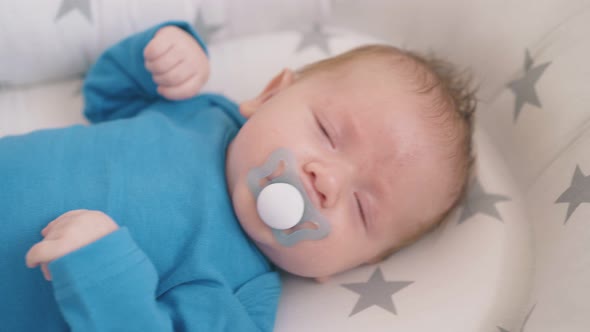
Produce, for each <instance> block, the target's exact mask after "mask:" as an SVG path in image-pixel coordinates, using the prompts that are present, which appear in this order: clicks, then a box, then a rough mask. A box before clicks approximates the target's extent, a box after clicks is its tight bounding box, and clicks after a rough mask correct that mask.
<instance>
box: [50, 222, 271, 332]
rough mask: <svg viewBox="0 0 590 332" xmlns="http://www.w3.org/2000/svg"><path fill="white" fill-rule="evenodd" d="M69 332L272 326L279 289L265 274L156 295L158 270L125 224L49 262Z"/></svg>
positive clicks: (163, 331) (159, 331)
mask: <svg viewBox="0 0 590 332" xmlns="http://www.w3.org/2000/svg"><path fill="white" fill-rule="evenodd" d="M49 270H50V272H51V276H52V283H53V289H54V296H55V299H56V301H57V303H58V305H59V307H60V311H61V313H62V315H63V317H64V319H65V320H66V322H67V323H68V325H69V327H70V330H71V331H72V332H82V331H84V332H92V331H129V332H133V331H137V332H151V331H154V332H156V331H157V332H167V331H190V332H199V331H207V332H217V331H232V332H239V331H248V332H249V331H272V330H273V326H274V320H275V313H276V307H277V304H278V299H279V294H280V281H279V277H278V275H277V273H275V272H269V273H267V274H263V275H261V276H258V277H257V278H254V279H253V280H250V281H249V282H247V283H246V284H244V285H243V286H241V287H240V288H239V289H237V290H231V289H229V288H227V287H225V286H224V285H223V284H221V283H220V282H217V281H213V280H192V281H190V282H186V283H183V284H181V285H177V286H175V287H173V288H171V289H169V290H167V291H165V292H164V293H163V294H161V295H160V296H159V297H157V296H156V288H157V285H158V274H157V271H156V269H155V267H154V266H153V264H152V263H151V261H150V260H149V259H148V258H147V257H146V255H145V254H144V253H143V251H142V250H140V249H139V248H138V246H137V245H136V244H135V241H133V239H132V238H131V236H130V234H129V232H128V230H127V228H125V227H121V228H120V229H119V230H117V231H115V232H113V233H111V234H109V235H107V236H105V237H103V238H101V239H99V240H97V241H95V242H93V243H91V244H89V245H87V246H85V247H82V248H80V249H78V250H76V251H74V252H72V253H70V254H68V255H65V256H63V257H61V258H59V259H57V260H55V261H53V262H51V263H50V264H49Z"/></svg>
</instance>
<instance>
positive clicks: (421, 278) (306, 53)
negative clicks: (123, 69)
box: [0, 0, 590, 332]
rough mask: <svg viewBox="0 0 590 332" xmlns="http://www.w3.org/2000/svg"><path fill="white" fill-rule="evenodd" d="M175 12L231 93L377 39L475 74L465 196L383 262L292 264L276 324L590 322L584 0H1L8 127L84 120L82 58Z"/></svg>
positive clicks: (2, 94)
mask: <svg viewBox="0 0 590 332" xmlns="http://www.w3.org/2000/svg"><path fill="white" fill-rule="evenodd" d="M170 19H180V20H186V21H188V22H190V23H191V24H193V25H194V26H195V27H196V29H197V30H198V32H199V33H200V34H201V35H202V36H204V38H205V40H206V41H207V43H208V45H209V51H210V59H211V65H212V74H211V79H210V81H209V83H208V84H207V86H206V88H205V90H206V91H211V92H218V93H223V94H226V95H227V96H229V97H231V98H232V99H234V100H237V101H240V100H244V99H245V98H248V97H251V96H254V95H255V94H256V93H257V92H258V91H259V90H260V89H261V88H262V87H263V86H264V84H265V83H266V82H267V80H268V79H270V78H271V77H272V76H273V75H274V74H276V73H278V72H279V71H280V70H281V69H282V68H284V67H290V68H298V67H300V66H302V65H303V64H306V63H308V62H310V61H315V60H319V59H321V58H324V57H326V56H330V55H335V54H338V53H340V52H343V51H346V50H348V49H350V48H352V47H355V46H359V45H362V44H366V43H372V42H382V43H389V44H393V45H396V46H400V47H404V48H409V49H413V50H420V51H433V52H435V53H436V54H438V55H440V56H444V57H446V58H448V59H449V60H451V61H453V62H455V63H457V64H460V65H462V66H463V67H464V68H468V69H470V70H471V71H472V72H473V74H474V77H475V81H476V82H477V83H478V85H479V87H480V88H479V92H478V100H479V108H478V110H477V114H476V129H475V134H474V142H475V152H476V156H477V161H476V165H475V167H476V168H475V173H474V176H473V178H472V179H471V182H470V186H469V191H468V195H467V197H466V199H465V200H464V201H463V202H462V204H461V205H460V206H459V207H458V208H457V209H456V210H454V211H453V213H451V215H450V216H449V217H448V218H447V220H445V221H444V222H443V223H442V224H441V226H440V227H438V228H437V229H435V230H434V231H433V232H431V233H429V234H428V235H427V236H426V237H424V238H422V239H421V240H420V241H419V242H417V243H415V244H414V245H412V246H410V247H408V248H405V249H403V250H402V251H400V252H398V253H396V254H395V255H393V256H391V257H389V258H388V259H386V260H385V261H383V262H380V263H378V264H376V265H371V266H363V267H360V268H357V269H355V270H352V271H348V272H345V273H342V274H339V275H337V276H335V277H333V278H331V279H330V280H329V281H327V282H325V283H321V284H319V283H316V282H315V281H313V280H309V279H304V278H298V277H294V276H290V275H287V274H284V275H283V276H282V278H283V281H284V291H283V294H282V296H281V300H280V304H279V309H278V316H277V320H276V324H275V331H278V332H295V331H298V332H299V331H343V332H344V331H355V332H356V331H367V332H369V331H371V332H373V331H375V332H378V331H413V332H422V331H440V332H447V331H448V332H451V331H453V332H457V331H465V332H480V331H481V332H488V331H489V332H492V331H494V332H506V331H509V332H519V331H520V332H553V331H560V332H561V331H563V332H577V331H580V332H581V331H589V330H590V315H588V314H587V313H588V312H589V311H590V300H589V299H590V250H589V248H590V204H584V203H590V180H589V179H588V175H590V154H584V151H587V150H586V149H587V148H588V146H589V145H590V129H589V128H590V84H588V83H587V81H585V80H587V79H590V65H589V64H588V60H587V59H589V58H590V40H589V39H588V38H587V35H588V33H589V32H590V1H586V0H568V1H558V0H546V1H533V0H519V1H492V0H482V1H465V0H447V1H444V2H443V1H432V0H430V1H429V0H416V1H412V2H409V1H399V0H397V1H396V0H393V1H389V0H369V1H362V2H361V1H354V0H331V1H330V0H299V1H298V0H280V1H273V0H251V1H244V0H170V1H158V0H142V1H133V0H118V1H115V0H103V1H95V0H50V1H41V0H27V1H12V2H8V1H2V2H1V3H0V136H3V135H13V134H21V133H26V132H29V131H31V130H35V129H39V128H55V127H62V126H67V125H71V124H76V123H86V120H85V119H84V118H83V116H82V114H81V109H82V103H83V101H82V96H81V84H82V81H83V77H84V73H85V71H86V70H87V69H88V67H89V66H90V65H91V64H92V63H93V62H94V60H96V58H97V57H98V55H100V53H101V52H102V51H103V50H104V49H105V48H107V47H108V46H110V45H112V44H113V43H115V42H116V41H118V40H119V39H121V38H123V37H125V36H127V35H129V34H132V33H134V32H138V31H141V30H143V29H145V28H148V27H150V26H152V25H154V24H156V23H158V22H161V21H164V20H170ZM351 285H354V286H351Z"/></svg>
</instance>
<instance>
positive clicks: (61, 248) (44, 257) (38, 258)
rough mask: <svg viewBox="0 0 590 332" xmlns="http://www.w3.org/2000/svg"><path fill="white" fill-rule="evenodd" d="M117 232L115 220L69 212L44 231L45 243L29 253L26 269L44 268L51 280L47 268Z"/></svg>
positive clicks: (86, 211)
mask: <svg viewBox="0 0 590 332" xmlns="http://www.w3.org/2000/svg"><path fill="white" fill-rule="evenodd" d="M118 228H119V226H118V225H117V224H116V223H115V222H114V221H113V219H111V218H110V217H109V216H107V215H106V214H104V213H102V212H100V211H90V210H72V211H68V212H66V213H64V214H62V215H61V216H59V217H58V218H57V219H55V220H53V221H52V222H50V223H49V224H48V225H47V226H46V227H45V228H44V229H43V230H42V231H41V235H43V237H44V239H43V240H42V241H41V242H38V243H37V244H35V245H34V246H32V247H31V249H29V252H27V256H26V261H27V266H28V267H29V268H33V267H36V266H37V265H39V264H41V270H42V271H43V275H44V276H45V279H47V280H51V275H50V274H49V269H48V268H47V264H49V263H50V262H51V261H53V260H56V259H58V258H60V257H62V256H64V255H66V254H69V253H70V252H72V251H74V250H76V249H79V248H82V247H83V246H85V245H87V244H89V243H91V242H94V241H96V240H98V239H100V238H101V237H103V236H105V235H107V234H109V233H112V232H114V231H115V230H117V229H118Z"/></svg>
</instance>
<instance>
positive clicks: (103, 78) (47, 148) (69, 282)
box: [0, 22, 280, 332]
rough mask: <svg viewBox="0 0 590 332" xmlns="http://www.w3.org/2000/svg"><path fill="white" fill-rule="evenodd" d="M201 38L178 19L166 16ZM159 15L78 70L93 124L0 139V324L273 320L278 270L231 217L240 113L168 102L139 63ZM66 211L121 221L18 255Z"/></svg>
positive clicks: (226, 327)
mask: <svg viewBox="0 0 590 332" xmlns="http://www.w3.org/2000/svg"><path fill="white" fill-rule="evenodd" d="M167 24H175V25H177V26H179V27H181V28H183V29H185V30H186V31H188V32H189V33H191V34H192V35H193V36H194V37H195V38H196V39H197V41H199V43H200V44H201V45H202V46H203V48H204V47H205V46H204V45H203V42H202V41H201V40H200V39H199V37H198V36H197V34H196V33H195V32H194V31H193V30H192V29H191V27H190V26H189V25H187V24H186V23H183V22H170V23H167ZM162 26H163V25H159V26H156V27H154V28H152V29H149V30H147V31H145V32H143V33H140V34H137V35H134V36H132V37H130V38H127V39H125V40H123V41H122V42H120V43H119V44H117V45H115V46H113V47H112V48H111V49H109V50H108V51H107V52H105V53H104V54H103V55H102V56H101V57H100V58H99V59H98V61H97V63H96V64H95V65H94V67H93V68H92V69H91V71H90V72H89V73H88V76H87V78H86V82H85V86H84V95H85V111H84V112H85V115H86V116H87V118H88V119H89V120H90V121H91V122H92V123H93V125H91V126H83V125H79V126H73V127H69V128H65V129H57V130H56V129H53V130H42V131H37V132H33V133H31V134H28V135H23V136H12V137H4V138H1V139H0V304H1V306H0V331H10V332H21V331H22V332H25V331H26V332H31V331H49V332H53V331H60V332H61V331H76V332H90V331H125V332H131V331H138V332H149V331H158V332H165V331H191V332H199V331H207V332H215V331H232V332H236V331H271V330H272V329H273V325H274V320H275V313H276V307H277V304H278V299H279V294H280V280H279V276H278V273H277V272H276V271H275V270H274V269H273V266H272V265H271V264H270V263H269V261H268V260H267V259H266V258H265V257H264V256H263V255H262V254H261V252H260V251H259V250H258V249H257V248H256V246H255V245H254V244H253V243H252V242H251V240H250V239H249V238H248V237H247V236H246V234H245V233H244V232H243V230H242V229H241V227H240V224H239V222H238V220H237V218H236V216H235V215H234V212H233V209H232V204H231V201H230V197H229V194H228V191H227V188H226V180H225V160H226V158H225V152H226V148H227V146H228V144H229V142H230V141H231V140H232V139H233V138H234V137H235V135H236V133H237V132H238V130H239V128H240V127H241V126H242V125H243V123H244V121H245V120H244V118H243V117H241V116H240V114H239V113H238V110H237V105H236V104H235V103H233V102H231V101H229V100H228V99H226V98H224V97H222V96H219V95H214V94H201V95H199V96H197V97H195V98H192V99H189V100H186V101H182V102H171V101H167V100H165V99H164V98H162V97H161V96H159V95H158V93H157V92H156V85H155V84H154V82H153V81H152V79H151V75H150V73H149V72H148V71H147V70H146V69H145V68H144V61H143V49H144V48H145V46H146V45H147V44H148V42H149V41H150V40H151V39H152V37H153V36H154V34H155V33H156V31H157V30H158V29H159V28H161V27H162ZM74 209H89V210H100V211H103V212H105V213H106V214H108V215H109V216H110V217H111V218H113V220H115V222H117V224H118V225H119V226H120V228H119V229H118V230H117V231H115V232H113V233H111V234H109V235H107V236H105V237H103V238H101V239H99V240H98V241H96V242H93V243H91V244H89V245H87V246H85V247H82V248H80V249H78V250H76V251H74V252H72V253H70V254H68V255H65V256H63V257H61V258H59V259H57V260H55V261H53V262H51V263H50V264H49V270H50V272H51V275H52V279H53V280H52V281H51V282H49V281H46V280H45V279H44V278H43V274H42V273H41V271H40V269H39V268H35V269H29V268H27V267H26V265H25V255H26V253H27V251H28V250H29V248H30V247H31V246H32V245H34V244H35V243H37V242H39V241H41V240H42V236H41V233H40V232H41V230H42V229H43V228H44V227H45V226H46V225H47V224H48V223H49V222H50V221H51V220H53V219H55V218H57V217H58V216H60V215H61V214H63V213H65V212H67V211H69V210H74Z"/></svg>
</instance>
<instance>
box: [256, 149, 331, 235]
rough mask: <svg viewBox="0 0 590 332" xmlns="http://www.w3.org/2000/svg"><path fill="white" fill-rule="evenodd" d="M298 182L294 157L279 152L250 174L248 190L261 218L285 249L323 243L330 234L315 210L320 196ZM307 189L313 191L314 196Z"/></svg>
mask: <svg viewBox="0 0 590 332" xmlns="http://www.w3.org/2000/svg"><path fill="white" fill-rule="evenodd" d="M303 180H304V179H301V178H299V174H298V172H297V162H296V159H295V157H294V154H293V153H291V151H289V150H288V149H285V148H278V149H276V150H274V151H272V152H271V154H270V155H269V156H268V157H267V160H266V161H265V162H264V163H263V164H262V165H260V166H258V167H254V168H252V169H251V170H250V171H249V173H248V187H249V188H250V192H251V193H252V195H253V196H254V197H255V200H256V209H257V212H258V215H259V217H260V218H261V219H262V222H263V223H264V224H266V226H268V227H270V229H271V230H272V232H273V234H274V237H275V239H276V240H277V241H278V242H279V243H280V244H282V245H283V246H287V247H290V246H293V245H295V244H297V243H299V242H301V241H306V240H320V239H323V238H324V237H326V236H328V234H329V233H330V229H331V227H330V224H329V222H328V220H327V219H326V218H325V217H324V216H323V215H322V214H321V213H320V212H319V211H318V210H317V209H316V207H315V204H314V203H318V202H317V200H316V199H317V198H318V197H317V196H316V197H313V200H314V201H315V202H312V197H309V196H310V195H314V194H317V192H316V191H315V188H313V186H312V187H311V188H306V185H309V184H310V183H308V182H306V183H305V184H304V183H302V181H303ZM307 189H311V192H310V191H309V190H307Z"/></svg>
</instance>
